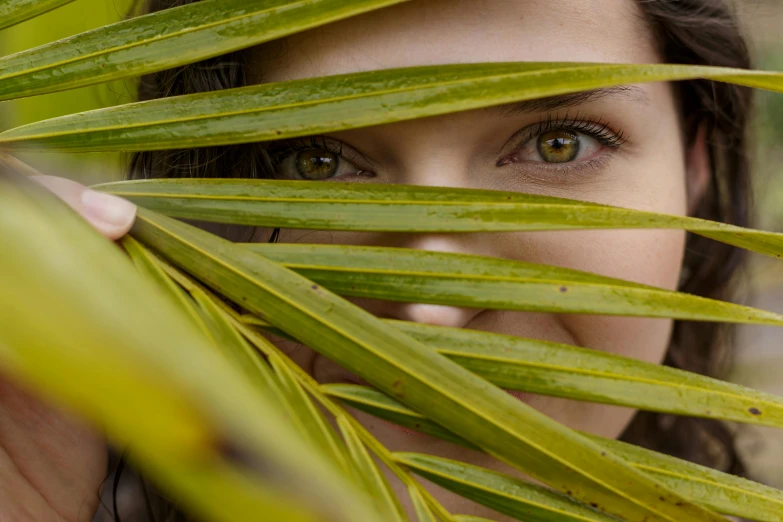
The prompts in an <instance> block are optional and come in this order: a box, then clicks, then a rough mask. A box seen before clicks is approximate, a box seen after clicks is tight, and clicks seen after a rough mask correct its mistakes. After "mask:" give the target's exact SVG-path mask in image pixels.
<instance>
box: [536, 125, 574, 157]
mask: <svg viewBox="0 0 783 522" xmlns="http://www.w3.org/2000/svg"><path fill="white" fill-rule="evenodd" d="M579 148H580V143H579V136H578V135H577V134H575V133H573V132H569V131H565V130H557V131H551V132H547V133H545V134H542V135H541V136H539V138H538V153H539V154H541V158H543V160H544V161H546V162H547V163H567V162H569V161H574V160H575V159H576V157H577V156H578V155H579Z"/></svg>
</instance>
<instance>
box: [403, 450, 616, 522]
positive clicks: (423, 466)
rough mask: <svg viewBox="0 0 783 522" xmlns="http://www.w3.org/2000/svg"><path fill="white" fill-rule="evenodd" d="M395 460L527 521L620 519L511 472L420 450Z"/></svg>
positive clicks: (581, 521)
mask: <svg viewBox="0 0 783 522" xmlns="http://www.w3.org/2000/svg"><path fill="white" fill-rule="evenodd" d="M394 460H395V461H396V462H397V463H399V464H402V465H404V466H406V467H407V468H409V469H411V470H413V471H415V472H416V473H417V474H419V475H421V476H422V477H424V478H426V479H428V480H431V481H432V482H434V483H435V484H438V485H439V486H442V487H444V488H446V489H448V490H449V491H453V492H454V493H457V494H459V495H460V496H463V497H465V498H468V499H470V500H473V501H475V502H478V503H479V504H482V505H484V506H487V507H490V508H492V509H494V510H496V511H499V512H501V513H505V514H506V515H509V516H512V517H514V518H516V519H517V520H522V521H524V522H617V519H616V518H614V517H610V516H607V515H605V514H602V513H601V512H599V511H597V510H595V509H591V508H590V507H588V506H585V505H584V504H581V503H579V502H575V501H574V500H572V499H570V498H569V497H567V496H565V495H558V494H557V493H554V492H552V491H551V490H549V489H546V488H542V487H541V486H534V485H532V484H528V483H527V482H524V481H522V480H519V479H514V478H512V477H509V476H508V475H503V474H501V473H496V472H493V471H489V470H487V469H483V468H480V467H478V466H473V465H470V464H465V463H463V462H457V461H456V460H450V459H444V458H442V457H435V456H432V455H422V454H418V453H395V454H394Z"/></svg>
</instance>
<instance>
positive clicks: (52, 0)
mask: <svg viewBox="0 0 783 522" xmlns="http://www.w3.org/2000/svg"><path fill="white" fill-rule="evenodd" d="M71 2H73V0H3V2H2V3H0V30H2V29H5V28H7V27H11V26H12V25H16V24H18V23H21V22H24V21H25V20H29V19H30V18H35V17H36V16H38V15H42V14H44V13H48V12H49V11H51V10H53V9H57V8H58V7H60V6H63V5H65V4H69V3H71ZM0 63H2V62H0Z"/></svg>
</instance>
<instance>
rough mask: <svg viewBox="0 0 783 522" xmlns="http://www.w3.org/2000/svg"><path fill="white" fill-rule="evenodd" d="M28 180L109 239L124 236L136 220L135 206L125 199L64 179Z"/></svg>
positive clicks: (43, 177)
mask: <svg viewBox="0 0 783 522" xmlns="http://www.w3.org/2000/svg"><path fill="white" fill-rule="evenodd" d="M30 179H32V180H33V181H35V182H37V183H39V184H41V185H43V186H44V187H46V188H47V189H48V190H50V191H52V192H53V193H54V194H55V195H57V196H58V197H59V198H60V199H62V200H63V201H65V202H66V203H67V204H68V205H69V206H71V207H72V208H73V209H74V210H75V211H76V212H78V213H79V214H80V215H81V216H82V217H84V219H86V220H87V221H88V222H89V223H90V224H91V225H92V226H93V227H95V228H96V229H97V230H98V232H100V233H101V234H103V235H104V236H106V237H107V238H109V239H112V240H114V239H119V238H121V237H122V236H124V235H125V234H127V233H128V231H129V230H130V228H131V226H132V225H133V221H134V220H135V219H136V206H135V205H134V204H133V203H131V202H130V201H127V200H125V199H122V198H118V197H117V196H112V195H111V194H104V193H102V192H96V191H94V190H90V189H88V188H87V187H85V186H84V185H80V184H79V183H76V182H75V181H71V180H69V179H65V178H57V177H54V176H33V177H31V178H30Z"/></svg>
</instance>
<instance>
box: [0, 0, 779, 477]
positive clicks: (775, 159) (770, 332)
mask: <svg viewBox="0 0 783 522" xmlns="http://www.w3.org/2000/svg"><path fill="white" fill-rule="evenodd" d="M132 3H133V0H76V1H75V2H73V3H72V4H70V5H67V6H65V7H63V8H61V9H58V10H56V11H53V12H51V13H48V14H46V15H44V16H41V17H39V18H36V19H34V20H32V21H30V22H27V23H25V24H22V25H19V26H17V27H14V28H11V29H9V30H6V31H3V32H0V54H1V55H6V54H10V53H13V52H16V51H19V50H22V49H28V48H31V47H35V46H37V45H40V44H43V43H47V42H50V41H53V40H56V39H59V38H63V37H66V36H69V35H73V34H76V33H78V32H81V31H85V30H89V29H92V28H95V27H99V26H102V25H106V24H108V23H112V22H114V21H117V20H119V19H120V18H121V17H122V16H124V15H125V14H126V13H127V12H128V11H129V9H130V8H131V5H132ZM738 4H739V5H738V7H739V11H740V13H741V15H742V17H743V20H744V22H745V24H746V25H747V33H748V34H749V35H750V36H751V38H752V44H753V47H754V52H755V55H756V57H757V61H758V66H759V68H762V69H774V70H783V38H782V37H781V35H780V29H781V27H783V3H782V2H780V0H738ZM133 92H134V84H133V82H132V81H126V82H114V83H112V84H109V85H100V86H94V87H88V88H84V89H79V90H75V91H68V92H64V93H57V94H52V95H46V96H41V97H36V98H32V99H27V100H20V101H13V102H7V103H5V104H4V105H3V107H2V109H0V130H5V129H7V128H10V127H13V126H17V125H22V124H25V123H29V122H32V121H37V120H41V119H44V118H49V117H54V116H59V115H62V114H66V113H73V112H77V111H84V110H91V109H95V108H99V107H106V106H110V105H116V104H119V103H125V102H128V101H131V100H132V99H133ZM756 138H757V139H756V140H755V143H756V151H755V157H756V162H757V164H756V173H757V203H758V209H759V214H758V223H757V226H758V227H759V228H763V229H767V230H772V231H777V232H783V175H781V167H783V147H781V146H780V143H781V142H783V96H780V95H774V94H769V93H759V106H758V117H757V125H756ZM24 159H25V160H27V161H28V162H29V163H31V164H33V165H34V166H36V167H38V168H39V169H40V170H42V171H44V172H47V173H50V174H57V175H62V176H66V177H69V178H72V179H76V180H78V181H80V182H82V183H87V184H89V183H96V182H99V181H109V180H113V179H120V178H122V176H123V172H122V170H123V158H121V157H120V156H119V155H116V154H84V155H54V154H47V155H38V156H34V157H31V156H29V155H28V156H25V157H24ZM753 261H754V263H753V269H752V271H751V274H750V278H749V285H748V292H747V295H748V300H749V304H752V305H754V306H758V307H761V308H764V309H768V310H771V311H776V312H781V313H783V265H781V264H780V263H774V262H768V261H765V260H761V259H755V258H754V260H753ZM780 341H781V339H780V333H779V331H777V332H776V331H775V330H774V329H773V328H772V327H768V328H765V327H755V326H754V327H742V328H741V330H740V335H739V348H740V349H739V352H738V354H737V358H736V361H735V364H734V369H733V373H732V375H731V380H734V381H736V382H738V383H741V384H745V385H749V386H752V387H755V388H759V389H762V390H765V391H769V392H772V393H776V394H779V395H783V381H781V380H780V378H779V375H780V374H781V372H783V349H782V348H783V347H782V346H781V342H780ZM738 430H739V432H738V441H739V444H740V447H741V450H742V452H743V454H744V456H745V458H746V460H747V461H748V463H749V465H750V468H751V471H752V473H753V475H754V478H756V479H757V480H759V481H762V482H766V483H769V484H770V485H774V486H777V487H783V439H782V438H781V437H780V435H779V432H777V434H776V433H775V432H774V431H773V430H771V429H770V430H768V429H763V428H758V427H753V426H742V427H741V428H738Z"/></svg>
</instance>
